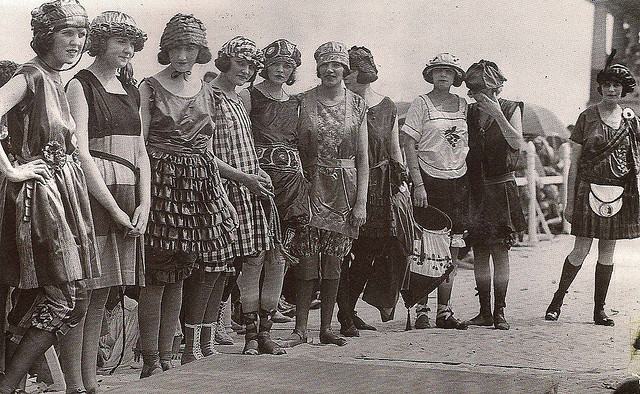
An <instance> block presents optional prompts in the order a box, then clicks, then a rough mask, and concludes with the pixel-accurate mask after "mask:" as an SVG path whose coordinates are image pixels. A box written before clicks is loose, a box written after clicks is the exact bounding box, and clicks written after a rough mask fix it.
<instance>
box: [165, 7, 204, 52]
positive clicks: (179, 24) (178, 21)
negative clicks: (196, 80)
mask: <svg viewBox="0 0 640 394" xmlns="http://www.w3.org/2000/svg"><path fill="white" fill-rule="evenodd" d="M206 30H207V28H206V27H205V26H204V23H202V21H201V20H200V19H198V18H196V17H195V16H193V15H190V14H189V15H187V14H176V15H174V16H173V17H171V19H170V20H169V22H167V25H166V26H165V28H164V31H163V32H162V36H161V37H160V53H159V54H158V61H159V62H160V64H169V62H168V60H169V57H168V55H163V53H164V54H168V52H169V50H170V49H172V48H175V47H178V46H180V45H198V46H199V47H200V53H199V54H198V58H197V60H196V62H197V63H200V64H205V63H208V62H209V61H210V60H211V51H209V44H208V43H207V34H206Z"/></svg>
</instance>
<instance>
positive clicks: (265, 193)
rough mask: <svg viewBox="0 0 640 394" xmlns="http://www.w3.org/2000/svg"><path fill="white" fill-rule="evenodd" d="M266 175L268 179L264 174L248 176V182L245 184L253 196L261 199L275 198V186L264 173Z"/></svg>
mask: <svg viewBox="0 0 640 394" xmlns="http://www.w3.org/2000/svg"><path fill="white" fill-rule="evenodd" d="M260 171H262V170H260ZM262 172H264V171H262ZM264 175H266V177H265V176H263V175H262V174H259V175H253V174H247V176H246V180H245V181H244V183H243V184H244V185H245V186H246V187H247V188H248V189H249V191H250V192H251V193H253V194H256V195H258V196H260V197H273V191H272V189H273V186H272V185H271V178H269V175H267V173H266V172H264Z"/></svg>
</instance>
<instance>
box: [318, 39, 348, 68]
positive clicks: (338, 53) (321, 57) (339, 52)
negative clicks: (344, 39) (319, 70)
mask: <svg viewBox="0 0 640 394" xmlns="http://www.w3.org/2000/svg"><path fill="white" fill-rule="evenodd" d="M313 58H314V59H316V66H317V67H320V66H322V65H323V64H325V63H330V62H337V63H340V64H342V65H344V66H345V67H347V68H349V52H348V51H347V47H346V46H345V45H344V44H343V43H341V42H338V41H329V42H325V43H324V44H322V45H320V46H319V47H318V49H316V51H315V53H314V54H313Z"/></svg>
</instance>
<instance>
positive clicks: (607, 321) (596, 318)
mask: <svg viewBox="0 0 640 394" xmlns="http://www.w3.org/2000/svg"><path fill="white" fill-rule="evenodd" d="M593 322H594V323H595V324H596V326H608V327H613V326H615V325H616V323H615V322H614V321H613V319H612V318H610V317H609V316H607V314H606V313H604V310H599V311H595V312H593Z"/></svg>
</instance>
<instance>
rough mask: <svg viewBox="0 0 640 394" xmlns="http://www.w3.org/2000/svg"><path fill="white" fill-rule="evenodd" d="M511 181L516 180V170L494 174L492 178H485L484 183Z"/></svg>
mask: <svg viewBox="0 0 640 394" xmlns="http://www.w3.org/2000/svg"><path fill="white" fill-rule="evenodd" d="M509 181H514V182H515V181H516V173H515V172H507V173H505V174H502V175H496V176H492V177H490V178H485V180H484V185H485V186H489V185H498V184H500V183H507V182H509Z"/></svg>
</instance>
